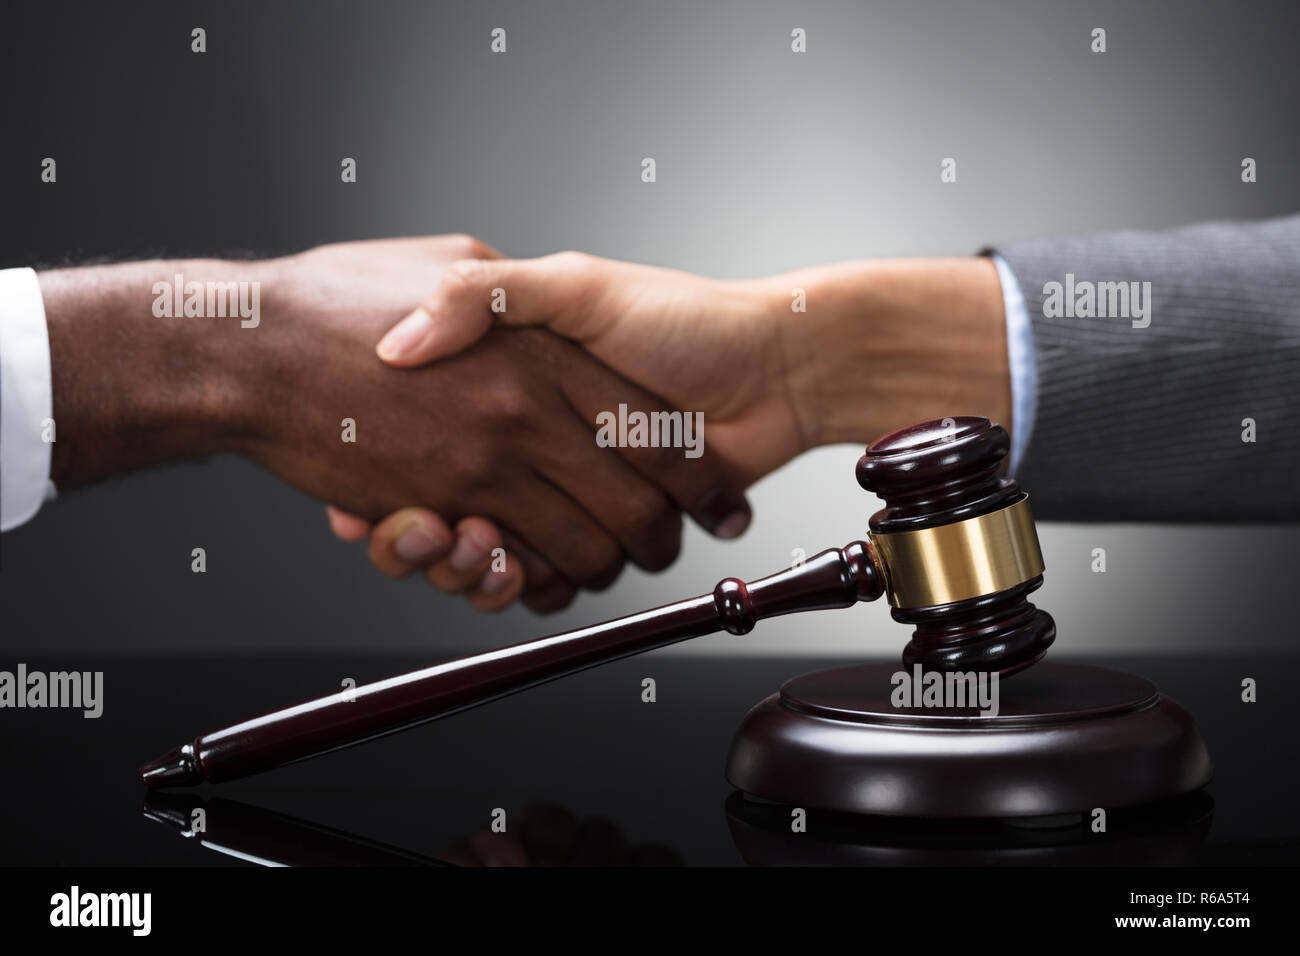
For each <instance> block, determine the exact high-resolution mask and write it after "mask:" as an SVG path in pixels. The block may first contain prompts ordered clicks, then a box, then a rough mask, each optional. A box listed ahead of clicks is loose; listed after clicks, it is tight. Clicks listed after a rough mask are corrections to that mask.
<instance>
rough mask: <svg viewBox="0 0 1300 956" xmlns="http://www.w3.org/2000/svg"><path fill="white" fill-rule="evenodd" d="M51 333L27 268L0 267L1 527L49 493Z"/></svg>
mask: <svg viewBox="0 0 1300 956" xmlns="http://www.w3.org/2000/svg"><path fill="white" fill-rule="evenodd" d="M53 421H54V400H53V396H52V393H51V389H50V338H49V333H48V331H47V330H46V327H45V303H44V302H43V301H42V299H41V285H40V283H39V282H38V281H37V279H36V272H35V271H34V270H32V269H3V270H0V531H8V530H10V529H11V528H16V527H18V525H20V524H22V523H23V522H24V521H27V520H28V519H30V518H31V517H32V515H34V514H36V512H37V511H39V510H40V507H41V503H42V502H43V501H44V500H45V499H46V497H49V496H51V495H52V493H53V485H51V484H50V452H51V450H52V446H51V445H50V443H49V442H48V441H47V440H46V437H47V436H51V437H53V436H52V429H53V427H54V426H53Z"/></svg>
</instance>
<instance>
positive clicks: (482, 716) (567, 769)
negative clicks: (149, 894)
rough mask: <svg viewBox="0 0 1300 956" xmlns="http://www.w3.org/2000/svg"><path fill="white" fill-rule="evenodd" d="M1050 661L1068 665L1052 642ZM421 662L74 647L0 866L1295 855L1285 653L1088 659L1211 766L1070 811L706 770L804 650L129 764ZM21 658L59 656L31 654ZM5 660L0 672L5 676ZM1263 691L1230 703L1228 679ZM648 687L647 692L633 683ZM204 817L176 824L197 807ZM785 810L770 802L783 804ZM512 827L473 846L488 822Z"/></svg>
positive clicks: (17, 713) (803, 665)
mask: <svg viewBox="0 0 1300 956" xmlns="http://www.w3.org/2000/svg"><path fill="white" fill-rule="evenodd" d="M1062 659H1064V658H1062ZM430 662H431V661H429V660H419V659H414V658H410V657H401V658H399V657H392V656H378V655H376V656H368V657H364V656H357V657H325V656H316V657H309V658H302V659H293V660H288V659H262V658H252V657H223V658H186V659H168V660H158V659H152V660H145V659H140V660H132V659H122V658H114V659H104V660H101V661H97V662H90V663H88V662H86V661H84V660H79V661H78V662H77V663H76V669H78V670H101V671H103V674H104V712H103V715H102V716H101V717H99V718H98V719H86V718H85V717H83V716H82V715H81V713H80V712H78V711H73V710H58V711H55V710H29V709H7V710H5V711H4V712H3V714H0V717H2V718H3V721H4V733H3V735H0V766H2V767H3V768H4V782H3V787H2V790H0V793H3V796H2V797H0V800H2V801H3V802H2V803H0V815H2V818H3V821H4V823H3V827H2V828H0V864H41V865H146V866H148V865H168V866H175V865H202V866H247V865H252V864H254V863H259V862H260V863H277V862H278V863H286V864H302V863H358V864H364V863H435V862H451V863H457V864H475V863H493V864H495V863H525V862H531V863H551V864H554V863H605V864H631V865H638V864H679V863H680V864H686V865H701V864H703V865H737V864H742V863H745V862H761V863H784V862H789V863H809V862H811V863H818V862H825V863H866V864H890V863H904V864H907V863H921V864H930V863H939V864H942V863H969V862H979V863H995V864H996V863H1010V864H1016V863H1067V864H1068V863H1094V862H1104V863H1122V864H1129V863H1131V864H1136V865H1140V864H1144V863H1187V864H1218V863H1225V864H1244V865H1252V864H1294V863H1297V862H1300V840H1297V835H1298V834H1300V827H1298V826H1297V824H1296V822H1295V812H1294V808H1295V806H1296V805H1297V802H1300V772H1298V771H1297V768H1296V765H1295V763H1294V760H1293V756H1294V740H1293V738H1292V737H1291V736H1290V734H1289V731H1288V728H1291V727H1294V726H1295V725H1296V718H1297V716H1300V705H1297V704H1296V703H1295V701H1294V699H1293V696H1292V689H1293V688H1294V687H1295V686H1296V678H1297V677H1300V662H1298V661H1296V660H1293V659H1281V658H1279V659H1270V660H1266V661H1260V660H1253V661H1252V662H1251V663H1250V665H1249V666H1246V665H1243V664H1242V663H1241V662H1240V661H1238V660H1234V659H1232V658H1228V657H1224V658H1216V659H1206V658H1196V659H1187V658H1173V657H1165V658H1150V659H1145V658H1123V659H1112V660H1103V659H1096V658H1092V659H1088V660H1087V661H1086V663H1096V664H1104V665H1107V666H1112V667H1117V668H1119V669H1122V670H1127V671H1131V672H1134V673H1137V674H1141V675H1142V676H1144V677H1146V678H1149V679H1151V680H1152V681H1154V682H1155V683H1156V684H1157V685H1159V686H1160V688H1161V689H1162V690H1163V691H1164V692H1165V693H1167V694H1169V695H1171V696H1172V697H1173V698H1174V699H1176V700H1177V701H1178V702H1179V703H1181V704H1182V705H1183V706H1184V707H1185V708H1186V709H1187V710H1189V711H1190V712H1191V714H1192V715H1193V716H1194V717H1195V719H1196V721H1197V724H1198V725H1199V727H1200V729H1201V731H1202V733H1203V735H1204V737H1205V740H1206V742H1207V744H1208V746H1209V749H1210V754H1211V756H1212V759H1213V761H1214V765H1215V777H1214V780H1213V782H1212V783H1211V785H1210V786H1209V787H1208V788H1207V789H1206V791H1204V793H1203V794H1199V795H1196V796H1194V797H1192V798H1188V799H1186V800H1182V801H1176V802H1175V804H1174V805H1170V806H1162V807H1159V808H1156V809H1155V810H1153V811H1151V812H1147V811H1141V812H1136V811H1135V812H1134V813H1131V814H1128V815H1122V816H1123V818H1122V819H1120V818H1117V821H1116V824H1115V826H1113V827H1112V833H1111V834H1110V835H1109V836H1108V837H1107V839H1106V840H1105V841H1098V840H1096V839H1092V840H1089V839H1087V833H1086V829H1087V828H1086V826H1073V827H1071V826H1065V827H1063V828H1059V827H1058V828H1054V829H1048V830H1041V829H1025V828H1018V827H1010V826H1007V825H1006V824H1004V823H995V824H978V825H960V826H953V825H948V824H937V823H927V822H923V821H920V822H918V821H907V820H892V821H889V820H853V819H848V820H846V819H843V818H832V817H830V816H829V815H827V816H825V817H824V818H823V819H821V820H820V821H819V824H818V827H817V837H816V839H811V840H810V839H806V838H805V839H804V840H802V841H800V842H798V843H793V842H792V841H791V840H790V839H789V833H788V830H789V828H788V826H787V818H785V817H784V816H781V815H779V814H774V813H773V812H771V811H772V808H767V807H762V806H756V805H753V804H751V803H748V802H746V801H743V800H741V799H739V797H738V795H736V794H735V793H734V791H733V789H732V788H731V787H730V786H729V785H728V784H727V782H726V780H725V778H724V776H723V767H724V761H725V758H726V755H727V750H728V745H729V742H730V739H731V735H732V733H733V732H734V730H735V728H736V726H737V724H738V723H739V721H740V720H741V718H742V717H743V715H744V714H745V713H746V711H747V710H748V708H749V707H751V706H753V705H754V704H755V703H757V702H758V701H759V700H761V699H762V698H763V697H765V696H767V695H768V694H770V693H772V692H774V691H775V690H776V689H777V688H778V687H779V686H780V684H781V683H782V682H783V681H784V680H786V679H787V678H789V677H792V676H794V675H796V674H800V673H803V672H805V671H808V670H813V669H816V668H818V667H824V666H833V665H835V664H841V663H844V662H843V661H842V660H835V661H826V660H813V659H800V658H793V657H791V658H742V657H722V656H714V657H694V658H684V657H672V656H664V655H662V654H651V655H646V656H642V657H639V658H632V659H628V660H624V661H619V662H616V663H613V664H609V665H606V666H604V667H600V668H597V669H594V670H591V671H588V672H585V673H582V674H579V675H576V676H574V677H570V678H567V679H564V680H561V681H557V682H555V683H552V684H549V685H546V686H543V687H539V688H535V689H533V690H529V691H526V692H524V693H521V694H518V695H516V696H514V697H511V698H508V699H505V700H501V701H497V702H495V703H493V704H489V705H486V706H484V707H480V708H478V709H476V710H473V711H469V712H466V713H462V714H458V715H456V716H453V717H451V718H448V719H446V720H443V721H440V722H437V723H432V724H427V725H425V726H423V727H419V728H416V729H413V730H411V731H408V732H406V733H402V734H398V735H394V736H391V737H388V738H385V739H382V740H377V741H373V742H371V743H369V744H366V745H364V746H360V747H356V748H352V749H350V750H346V751H342V752H339V753H335V754H330V755H326V756H323V757H320V758H317V759H314V760H310V761H306V762H303V763H300V764H296V765H293V766H289V767H284V768H281V769H279V770H276V771H273V772H270V773H267V774H263V775H261V776H257V777H253V778H249V779H246V780H241V781H235V782H232V783H228V784H224V785H221V786H212V787H204V788H202V789H199V790H195V791H175V792H172V793H169V794H168V795H166V796H163V797H161V798H158V799H157V800H155V802H154V803H153V804H151V805H150V806H148V807H146V806H145V805H144V804H145V793H144V790H143V788H142V787H141V785H140V783H139V781H138V779H137V777H136V767H137V766H138V765H139V764H140V763H141V762H143V761H144V760H146V759H149V758H151V757H154V756H156V755H158V754H159V753H161V752H163V751H165V750H168V749H170V748H171V747H173V746H176V745H178V744H180V743H183V742H185V741H186V740H189V739H192V737H193V736H194V735H196V734H197V733H199V732H201V731H204V730H208V729H211V728H213V727H217V726H221V725H224V724H227V723H231V722H233V721H235V720H237V719H240V718H244V717H247V716H250V715H252V714H255V713H260V712H263V711H266V710H271V709H274V708H277V707H280V706H284V705H286V704H289V703H292V702H294V701H297V700H300V699H304V698H308V697H314V696H317V695H320V694H323V693H329V692H332V691H334V690H336V689H337V688H338V687H339V686H340V685H341V683H342V681H344V680H345V679H347V678H351V679H353V680H355V681H356V682H357V683H363V682H365V681H368V680H373V679H376V678H379V677H383V676H387V675H389V674H393V673H397V672H400V671H403V670H407V669H411V668H414V667H419V666H425V665H427V664H428V663H430ZM24 663H25V664H26V665H27V667H28V668H29V669H42V670H46V671H54V670H59V669H62V668H64V667H71V666H72V665H70V664H65V663H64V662H60V661H58V660H57V659H39V658H31V659H26V660H25V661H24ZM13 666H15V665H14V664H9V665H5V667H6V668H8V669H12V667H13ZM1247 677H1250V678H1254V679H1255V680H1256V681H1257V682H1258V686H1259V694H1258V702H1256V703H1244V702H1243V701H1242V700H1241V682H1242V680H1243V679H1244V678H1247ZM645 678H653V679H654V681H655V700H654V702H652V703H648V702H645V701H644V700H643V693H642V691H643V680H644V679H645ZM196 808H202V809H203V811H204V817H203V818H202V819H203V820H204V825H205V830H204V831H203V833H202V834H199V838H198V839H193V838H186V837H185V836H184V835H183V833H182V831H186V832H192V831H193V827H192V823H193V821H194V819H196V818H195V817H194V813H193V811H194V810H195V809H196ZM782 812H784V811H782ZM502 813H504V818H505V819H506V820H507V821H509V826H508V828H507V829H508V832H510V833H511V834H513V836H512V838H511V839H510V840H508V841H502V840H492V839H487V838H486V835H487V834H490V833H491V826H492V823H493V820H494V819H500V818H501V816H502Z"/></svg>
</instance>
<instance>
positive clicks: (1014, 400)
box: [990, 254, 1038, 477]
mask: <svg viewBox="0 0 1300 956" xmlns="http://www.w3.org/2000/svg"><path fill="white" fill-rule="evenodd" d="M990 258H992V259H993V265H994V266H996V267H997V270H998V279H999V280H1000V281H1001V283H1002V304H1003V307H1004V309H1005V311H1006V316H1007V364H1008V365H1010V367H1011V462H1010V465H1009V467H1008V468H1007V475H1008V476H1010V477H1014V476H1015V474H1016V469H1017V468H1019V467H1020V462H1021V461H1023V460H1024V457H1025V449H1026V448H1028V447H1029V436H1030V435H1031V434H1032V433H1033V430H1034V415H1035V413H1036V411H1037V408H1038V363H1037V362H1036V361H1035V359H1034V329H1033V325H1032V323H1030V321H1029V307H1028V306H1027V305H1025V296H1024V293H1023V292H1021V290H1020V283H1019V282H1017V281H1016V274H1015V273H1014V272H1012V271H1011V267H1010V266H1009V265H1007V263H1006V261H1005V260H1004V259H1003V258H1002V257H1001V256H999V255H996V254H994V255H993V256H991V257H990Z"/></svg>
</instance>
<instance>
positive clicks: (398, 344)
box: [378, 309, 433, 362]
mask: <svg viewBox="0 0 1300 956" xmlns="http://www.w3.org/2000/svg"><path fill="white" fill-rule="evenodd" d="M432 329H433V316H431V315H429V313H428V312H426V311H424V309H416V310H415V311H414V312H412V313H411V314H410V315H408V316H407V317H406V318H404V319H402V321H401V322H398V323H397V324H396V325H395V326H393V327H392V328H391V329H389V330H388V334H387V335H385V336H384V337H383V338H382V339H380V340H379V347H378V352H379V357H380V358H381V359H384V360H385V361H390V362H391V361H393V360H394V359H400V358H402V357H403V356H404V355H407V354H409V353H410V352H412V351H414V350H415V349H416V348H417V347H418V346H419V345H420V343H421V342H423V341H424V340H425V339H426V338H428V336H429V333H430V332H431V331H432Z"/></svg>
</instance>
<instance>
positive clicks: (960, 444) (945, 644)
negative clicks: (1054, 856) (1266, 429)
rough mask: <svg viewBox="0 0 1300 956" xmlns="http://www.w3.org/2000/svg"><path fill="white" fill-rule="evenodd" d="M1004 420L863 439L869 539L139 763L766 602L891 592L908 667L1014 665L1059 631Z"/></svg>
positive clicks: (457, 692)
mask: <svg viewBox="0 0 1300 956" xmlns="http://www.w3.org/2000/svg"><path fill="white" fill-rule="evenodd" d="M1009 447H1010V442H1009V439H1008V436H1007V433H1006V431H1005V429H1003V428H1002V427H1001V426H1000V425H996V424H992V423H990V422H989V421H988V420H987V419H985V418H979V417H957V418H946V419H942V420H936V421H930V422H925V423H923V424H919V425H913V426H911V427H908V428H903V429H900V430H898V431H895V432H892V433H890V434H888V435H885V436H884V437H882V438H880V439H879V440H877V441H875V442H873V443H872V444H871V445H870V446H868V447H867V449H866V453H865V454H864V455H863V456H862V458H861V460H860V461H859V462H858V465H857V479H858V482H859V484H861V485H862V487H863V488H865V489H866V490H868V491H871V492H874V493H876V494H877V495H879V496H880V498H882V499H883V500H884V502H885V507H884V508H883V509H882V510H880V511H878V512H877V513H876V514H875V515H873V516H872V517H871V519H870V523H869V526H870V531H869V533H868V534H867V536H866V537H865V538H864V539H863V540H858V541H853V542H852V543H850V544H848V545H847V546H845V547H843V548H832V549H830V550H827V551H823V552H821V553H820V554H817V555H815V556H814V557H812V558H810V559H808V560H807V561H806V562H805V563H803V564H801V565H798V566H796V567H792V568H789V569H786V570H783V571H780V572H778V573H776V574H773V575H771V576H769V577H765V578H762V579H761V580H758V581H754V582H751V583H748V584H747V583H745V582H743V581H741V580H739V579H737V578H726V579H725V580H723V581H720V582H719V583H718V585H717V586H716V587H715V588H714V589H713V591H712V592H711V593H709V594H704V595H701V596H699V597H694V598H689V599H687V600H684V601H679V602H677V603H674V604H669V605H666V606H664V607H660V608H656V609H654V610H650V611H644V612H642V613H639V614H633V615H630V616H627V617H622V618H618V619H616V620H612V621H608V622H606V623H603V624H597V625H595V626H593V627H586V628H580V629H578V630H574V631H568V632H565V633H561V634H554V635H551V636H549V637H542V638H539V639H536V640H532V641H527V642H525V643H522V644H515V645H512V646H509V647H504V648H500V649H497V650H492V651H487V652H485V653H481V654H475V655H472V656H470V657H463V658H459V659H456V660H451V661H447V662H445V663H441V664H436V665H434V666H432V667H427V668H423V669H420V670H415V671H411V672H409V673H405V674H399V675H397V676H394V677H389V678H386V679H384V680H379V681H375V682H373V683H369V684H364V685H361V686H359V687H356V688H353V689H350V690H344V691H340V692H337V693H334V694H329V695H327V696H324V697H318V698H315V699H313V700H308V701H304V702H302V703H300V704H296V705H294V706H292V707H287V708H284V709H282V710H276V711H272V712H270V713H267V714H263V715H261V716H258V717H253V718H250V719H248V720H244V721H241V722H239V723H236V724H231V725H230V726H228V727H223V728H221V729H218V730H213V731H210V732H208V733H206V734H203V735H201V736H199V737H197V738H195V739H194V740H193V741H191V742H189V743H187V744H184V745H183V746H181V747H177V748H175V749H174V750H172V751H170V752H168V753H166V754H164V755H163V756H161V757H159V758H157V759H155V760H152V761H150V762H148V763H146V764H144V765H143V766H142V767H141V768H140V779H141V780H142V781H143V783H144V785H145V786H146V787H150V788H154V787H164V786H177V785H180V786H185V785H197V784H201V783H203V782H205V781H206V782H209V783H217V782H221V781H226V780H232V779H235V778H238V777H244V776H248V775H250V774H255V773H260V772H262V771H265V770H270V769H272V768H274V767H278V766H282V765H284V764H288V763H293V762H296V761H299V760H303V759H306V758H308V757H314V756H318V755H321V754H324V753H329V752H332V751H335V750H339V749H342V748H344V747H350V746H354V745H356V744H360V743H364V742H366V741H369V740H373V739H376V738H378V737H382V736H386V735H388V734H391V733H396V732H398V731H401V730H406V729H409V728H411V727H415V726H418V725H420V724H423V723H427V722H429V721H432V720H438V719H440V718H443V717H447V716H449V715H451V714H455V713H458V712H460V711H463V710H466V709H468V708H471V707H476V706H479V705H481V704H485V703H488V702H489V701H493V700H496V699H498V698H501V697H504V696H507V695H509V694H514V693H517V692H519V691H522V690H525V689H527V688H530V687H534V686H536V685H538V684H542V683H545V682H548V681H552V680H556V679H558V678H561V677H564V676H566V675H569V674H574V673H577V672H579V671H582V670H585V669H587V668H589V667H595V666H597V665H599V664H604V663H607V662H610V661H614V660H619V659H621V658H624V657H629V656H631V655H634V654H640V653H643V652H645V651H649V650H652V649H654V648H658V647H663V646H665V645H668V644H673V643H677V642H679V641H684V640H688V639H690V638H694V637H700V636H703V635H706V634H713V633H716V632H718V631H720V630H725V631H728V632H730V633H732V634H745V633H748V632H749V631H750V630H752V629H753V628H754V626H755V625H756V623H757V622H758V621H759V620H762V619H763V618H768V617H775V616H777V615H782V614H791V613H795V612H800V611H814V610H822V609H829V608H846V607H850V606H852V605H854V604H856V603H858V602H860V601H874V600H876V599H877V598H880V597H882V596H886V597H887V598H888V601H889V603H890V604H891V605H892V608H893V610H892V614H893V617H894V619H895V620H897V621H899V622H902V623H905V624H911V625H914V627H915V630H914V632H913V634H912V638H911V640H910V642H909V643H908V644H907V646H906V648H905V650H904V652H903V663H904V664H905V665H906V666H907V667H909V668H912V667H913V666H915V665H919V666H920V667H921V668H922V669H923V670H927V671H942V672H954V671H957V672H971V671H976V672H981V671H983V672H989V673H997V674H999V675H1000V676H1003V677H1005V676H1010V675H1012V674H1015V673H1017V672H1019V671H1022V670H1024V669H1025V668H1027V667H1030V666H1031V665H1032V664H1034V663H1035V662H1037V661H1039V660H1040V659H1041V658H1042V657H1043V655H1044V654H1045V653H1046V651H1047V649H1048V647H1049V646H1050V645H1051V643H1052V641H1053V640H1054V639H1055V635H1056V628H1055V625H1054V624H1053V622H1052V619H1051V617H1050V616H1048V615H1047V614H1046V613H1044V612H1043V611H1041V610H1039V609H1037V608H1035V607H1034V606H1033V605H1032V604H1030V603H1029V602H1028V600H1027V597H1028V595H1029V594H1030V593H1031V592H1033V591H1034V590H1035V589H1036V588H1038V587H1039V586H1040V585H1041V584H1042V580H1043V577H1042V575H1043V558H1042V553H1041V551H1040V549H1039V545H1038V536H1037V532H1036V530H1035V527H1034V520H1033V516H1032V514H1031V513H1030V510H1029V499H1028V496H1027V495H1026V494H1025V493H1024V492H1023V491H1021V490H1020V488H1019V486H1018V485H1017V484H1016V482H1015V481H1014V480H1011V479H1008V478H1005V477H1002V476H1001V475H1000V471H1001V468H1002V464H1003V460H1004V459H1005V457H1006V455H1007V453H1008V450H1009Z"/></svg>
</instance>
